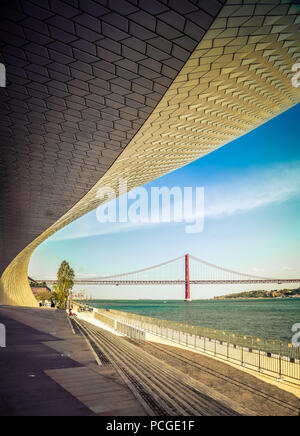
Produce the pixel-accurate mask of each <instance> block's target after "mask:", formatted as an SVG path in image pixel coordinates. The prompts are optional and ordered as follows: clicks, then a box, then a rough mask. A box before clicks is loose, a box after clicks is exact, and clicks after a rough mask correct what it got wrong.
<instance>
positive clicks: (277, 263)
mask: <svg viewBox="0 0 300 436" xmlns="http://www.w3.org/2000/svg"><path fill="white" fill-rule="evenodd" d="M299 120H300V104H298V105H297V106H295V107H294V108H292V109H290V110H289V111H287V112H285V113H283V114H282V115H280V116H278V117H276V118H274V119H273V120H271V121H270V122H268V123H266V124H264V125H263V126H260V127H259V128H257V129H256V130H254V131H252V132H250V133H248V134H247V135H245V136H243V137H242V138H239V139H237V140H235V141H233V142H231V143H230V144H227V145H226V146H224V147H221V148H220V149H218V150H216V151H214V152H212V153H210V154H209V155H207V156H205V157H203V158H201V159H199V160H197V161H195V162H193V163H191V164H189V165H187V166H185V167H184V168H181V169H178V170H176V171H173V172H172V173H169V174H167V175H165V176H163V177H161V178H159V179H157V180H156V181H154V182H152V183H149V184H148V185H145V189H146V190H147V192H148V194H149V197H150V193H151V188H155V187H159V188H161V187H169V188H172V187H174V186H176V187H179V188H181V191H183V189H184V187H191V188H193V189H194V192H195V189H196V187H199V188H204V189H203V191H202V190H201V192H203V195H204V197H203V200H204V217H203V218H204V219H203V221H201V223H202V224H203V230H202V231H201V232H198V233H187V231H186V229H187V223H186V222H181V223H176V222H171V223H165V222H154V220H153V219H151V216H150V217H148V219H147V220H146V219H145V217H144V219H143V222H130V223H118V222H117V223H100V222H99V216H100V215H101V211H99V210H98V211H93V212H90V213H89V214H87V215H86V216H84V217H82V218H80V219H79V220H77V221H75V222H74V223H72V224H70V225H69V226H67V227H66V228H65V229H62V230H61V231H59V232H58V233H56V234H55V235H53V236H52V237H50V238H49V239H48V240H47V241H45V242H44V243H43V244H41V245H40V247H38V248H37V250H36V251H35V253H34V254H33V256H32V259H31V262H30V268H29V275H30V277H33V278H35V279H47V278H48V279H51V278H52V279H53V278H55V277H56V272H57V270H58V268H59V265H60V263H61V262H62V261H63V260H67V261H68V262H69V263H70V265H71V266H72V267H73V268H74V270H75V273H76V276H77V277H78V278H79V277H80V278H91V279H92V278H93V277H96V276H105V275H110V274H116V273H122V272H128V271H134V270H138V269H142V268H145V267H148V266H152V265H156V264H160V263H162V262H164V261H167V260H169V259H173V258H176V257H179V256H182V255H184V254H185V253H190V254H191V255H193V256H195V257H198V258H201V259H204V260H206V261H208V262H211V263H214V264H216V265H220V266H223V267H225V268H229V269H233V270H235V271H241V272H244V273H247V274H254V275H259V276H264V277H276V278H277V277H280V278H290V277H291V278H296V277H300V254H299V253H300V232H299V230H300V224H299V223H300V139H299ZM136 193H138V192H136ZM137 198H139V197H137ZM134 203H135V201H134V200H130V201H129V205H130V206H132V205H133V204H134ZM112 204H114V203H110V206H111V205H112ZM135 204H136V203H135ZM172 207H173V208H175V210H178V207H179V203H178V201H174V202H173V204H172ZM154 209H155V208H153V210H154ZM110 210H112V209H110ZM172 210H173V209H172ZM105 211H106V212H108V209H102V214H104V213H105ZM134 211H136V212H140V210H136V208H134V206H132V208H131V213H134ZM192 214H193V215H194V218H195V217H196V216H198V219H200V218H199V217H200V216H201V214H200V215H199V213H198V212H197V211H196V209H195V204H194V207H193V210H192ZM143 216H144V215H143ZM190 224H191V223H190ZM182 278H183V277H182ZM283 287H290V288H293V287H294V288H295V287H297V285H291V286H287V285H285V286H281V287H280V286H278V285H271V286H264V288H265V289H279V288H283ZM261 288H262V285H260V286H259V287H253V286H250V287H249V285H248V286H232V285H231V286H229V285H226V286H224V285H223V286H221V285H219V286H202V287H201V286H197V287H193V288H192V298H194V299H201V298H212V297H214V296H215V295H224V294H226V293H231V292H240V291H244V290H250V289H261ZM83 289H85V290H86V291H87V292H88V293H90V294H91V295H92V296H93V297H94V298H99V299H131V298H133V299H138V298H140V299H143V298H145V299H149V298H152V299H161V298H168V299H181V298H183V295H184V290H183V287H182V286H175V287H169V286H164V287H159V286H154V287H150V286H144V287H137V286H131V287H128V286H127V287H125V286H124V287H123V286H120V287H116V286H114V287H104V286H101V287H94V286H88V287H84V288H83ZM75 290H78V288H77V287H76V288H75Z"/></svg>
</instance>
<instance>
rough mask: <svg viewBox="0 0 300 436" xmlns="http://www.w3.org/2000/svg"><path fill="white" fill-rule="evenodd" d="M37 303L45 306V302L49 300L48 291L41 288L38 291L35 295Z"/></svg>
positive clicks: (49, 293) (49, 294)
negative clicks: (39, 302) (40, 302)
mask: <svg viewBox="0 0 300 436" xmlns="http://www.w3.org/2000/svg"><path fill="white" fill-rule="evenodd" d="M36 299H37V301H42V303H43V304H45V301H46V300H47V301H50V300H51V292H50V291H49V290H48V289H44V288H41V290H40V291H38V292H37V294H36Z"/></svg>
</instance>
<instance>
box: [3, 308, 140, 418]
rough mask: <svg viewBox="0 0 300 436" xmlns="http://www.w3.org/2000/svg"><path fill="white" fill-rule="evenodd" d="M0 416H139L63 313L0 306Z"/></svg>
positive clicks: (117, 380) (127, 395) (116, 378)
mask: <svg viewBox="0 0 300 436" xmlns="http://www.w3.org/2000/svg"><path fill="white" fill-rule="evenodd" d="M0 323H2V324H4V325H5V326H6V330H7V347H6V348H3V349H2V348H0V416H20V415H21V416H59V415H61V416H66V415H67V416H97V415H98V416H143V415H145V412H144V410H143V409H142V407H141V406H140V404H139V403H138V402H137V400H136V399H135V397H134V396H133V394H132V393H131V391H130V390H129V389H128V388H127V386H125V385H124V382H123V381H122V380H121V378H120V377H119V376H118V374H117V373H116V372H115V370H114V369H113V368H112V367H111V366H110V365H103V366H98V364H97V362H96V360H95V357H94V355H93V353H92V352H91V350H90V348H89V346H88V344H87V343H86V341H85V340H84V338H83V337H82V336H79V335H74V334H73V332H72V330H71V327H70V324H69V321H68V319H67V316H66V314H65V313H63V312H58V311H55V310H50V309H49V310H47V309H25V308H9V307H1V308H0Z"/></svg>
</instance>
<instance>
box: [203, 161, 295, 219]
mask: <svg viewBox="0 0 300 436" xmlns="http://www.w3.org/2000/svg"><path fill="white" fill-rule="evenodd" d="M296 197H300V162H294V163H292V164H281V165H277V166H275V167H271V168H270V167H267V168H259V169H253V170H251V171H249V172H248V173H246V174H244V175H242V176H241V177H240V178H239V179H236V180H234V181H231V182H228V183H225V184H223V185H217V186H214V187H212V189H208V190H206V208H205V216H206V218H216V217H221V216H226V215H234V214H236V213H239V212H245V211H250V210H252V209H256V208H259V207H263V206H268V205H271V204H276V203H283V202H286V201H288V200H291V199H293V198H296Z"/></svg>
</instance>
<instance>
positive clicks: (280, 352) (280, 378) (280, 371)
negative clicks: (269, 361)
mask: <svg viewBox="0 0 300 436" xmlns="http://www.w3.org/2000/svg"><path fill="white" fill-rule="evenodd" d="M281 354H282V349H281V342H280V349H279V374H278V380H282V368H281Z"/></svg>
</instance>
